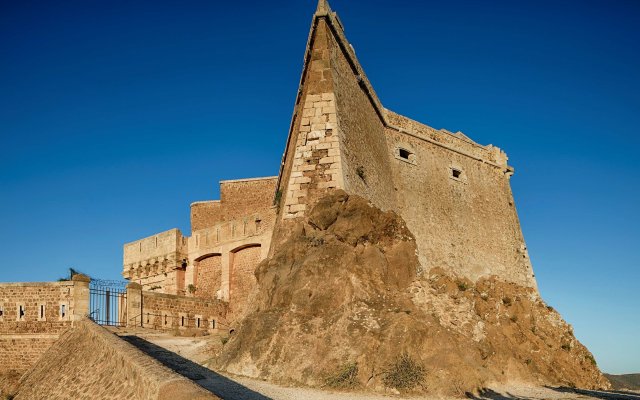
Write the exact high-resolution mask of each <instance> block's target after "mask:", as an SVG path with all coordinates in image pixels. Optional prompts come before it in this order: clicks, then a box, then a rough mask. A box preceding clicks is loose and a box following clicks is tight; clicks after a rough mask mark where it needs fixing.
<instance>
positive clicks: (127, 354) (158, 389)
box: [15, 320, 218, 400]
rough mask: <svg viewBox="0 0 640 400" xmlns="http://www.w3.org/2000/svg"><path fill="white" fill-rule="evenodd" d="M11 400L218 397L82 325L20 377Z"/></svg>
mask: <svg viewBox="0 0 640 400" xmlns="http://www.w3.org/2000/svg"><path fill="white" fill-rule="evenodd" d="M15 399H16V400H38V399H78V400H80V399H92V400H93V399H134V400H135V399H140V400H143V399H144V400H150V399H158V400H160V399H167V400H168V399H171V400H181V399H185V400H186V399H197V400H205V399H218V397H216V396H214V395H213V394H211V393H209V392H207V391H206V390H204V389H203V388H201V387H200V386H198V385H196V384H195V383H193V382H191V381H189V380H187V379H186V378H184V377H182V376H180V375H178V374H176V373H175V372H173V371H171V370H170V369H168V368H166V367H164V366H163V365H161V364H160V363H159V362H158V361H156V360H154V359H152V358H151V357H149V356H147V355H145V354H144V353H142V352H141V351H140V350H138V349H136V348H135V347H134V346H132V345H131V344H129V343H127V342H125V341H123V340H122V339H120V338H118V337H117V336H116V335H114V334H112V333H111V332H109V331H107V330H106V329H104V328H102V327H100V326H98V325H96V324H95V323H93V322H91V321H88V320H87V321H81V322H79V323H77V324H76V326H75V327H74V328H72V329H69V330H67V331H66V332H65V333H63V334H62V335H61V337H60V339H59V340H58V341H57V342H56V343H55V344H54V345H53V346H51V348H50V349H49V350H48V351H47V352H46V353H45V354H44V355H43V357H42V358H41V359H40V360H39V361H38V363H37V364H36V365H35V367H34V368H33V369H32V370H31V371H29V372H27V373H26V374H25V375H24V376H23V377H22V379H21V381H20V386H19V388H18V393H17V395H16V396H15Z"/></svg>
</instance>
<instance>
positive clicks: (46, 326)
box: [0, 275, 89, 375]
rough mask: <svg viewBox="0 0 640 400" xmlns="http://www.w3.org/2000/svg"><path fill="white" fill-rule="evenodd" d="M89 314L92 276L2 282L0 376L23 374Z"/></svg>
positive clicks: (0, 291) (0, 301)
mask: <svg viewBox="0 0 640 400" xmlns="http://www.w3.org/2000/svg"><path fill="white" fill-rule="evenodd" d="M88 314H89V278H87V277H86V276H83V275H76V276H74V279H73V280H70V281H63V282H28V283H2V284H0V375H1V374H6V373H8V372H15V373H18V374H22V373H24V372H25V371H27V370H28V369H29V368H31V367H32V366H33V364H34V363H35V362H36V361H37V360H38V359H39V358H40V356H42V354H44V352H45V351H46V350H47V349H48V348H49V347H50V346H51V345H52V344H53V343H54V342H55V341H56V340H58V337H59V336H60V334H61V333H62V332H64V331H65V330H66V329H68V328H69V327H70V326H72V325H73V324H74V323H75V322H77V321H79V320H81V319H82V318H85V317H86V316H87V315H88Z"/></svg>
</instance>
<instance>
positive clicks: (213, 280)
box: [193, 254, 222, 299]
mask: <svg viewBox="0 0 640 400" xmlns="http://www.w3.org/2000/svg"><path fill="white" fill-rule="evenodd" d="M193 285H194V286H193V287H194V288H195V293H194V295H195V296H197V297H200V298H204V299H217V298H219V297H220V296H221V295H220V293H221V292H220V289H221V288H222V255H221V254H215V255H211V256H208V257H205V258H204V259H201V260H200V261H199V262H198V266H197V268H196V278H195V279H194V282H193Z"/></svg>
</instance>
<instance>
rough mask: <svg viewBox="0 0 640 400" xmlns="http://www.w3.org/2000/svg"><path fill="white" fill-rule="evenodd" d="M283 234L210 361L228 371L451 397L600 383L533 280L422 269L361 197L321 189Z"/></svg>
mask: <svg viewBox="0 0 640 400" xmlns="http://www.w3.org/2000/svg"><path fill="white" fill-rule="evenodd" d="M281 243H282V244H281V245H279V246H277V247H276V249H275V252H274V254H273V256H272V257H270V258H268V259H267V260H265V261H264V262H262V263H261V264H260V266H259V267H258V269H257V271H256V277H257V280H258V289H257V291H256V292H255V293H254V294H253V297H252V299H251V301H250V302H249V304H251V307H250V309H249V310H248V312H247V314H246V316H245V318H244V320H243V322H242V323H241V324H240V326H239V328H238V329H237V331H236V333H235V335H234V336H233V337H232V339H231V340H230V341H229V343H227V344H226V346H225V348H224V350H223V353H222V354H221V356H220V357H219V358H218V361H217V362H218V364H219V366H220V367H221V368H224V369H226V370H227V371H229V372H232V373H237V374H242V375H247V376H252V377H259V378H266V379H270V380H274V381H278V382H280V383H288V384H303V385H310V386H325V385H330V386H335V387H344V388H359V389H363V390H376V391H380V390H392V391H395V390H400V391H421V392H429V393H440V394H454V395H461V394H464V393H465V392H473V391H475V390H478V389H479V388H482V387H485V386H487V385H489V384H492V383H501V382H506V381H514V380H517V381H523V382H531V383H536V384H561V385H570V386H578V387H584V388H604V387H607V385H608V382H607V381H606V380H605V379H604V378H603V377H602V375H601V373H600V371H599V370H598V368H597V366H596V365H595V360H594V359H593V356H592V355H591V353H589V351H588V350H587V349H586V348H585V347H584V346H583V345H582V344H580V343H579V342H578V340H576V338H575V337H574V335H573V332H572V329H571V327H570V326H569V325H568V324H567V323H566V322H564V321H563V320H562V318H561V316H560V315H559V314H558V313H557V312H555V311H554V310H553V309H552V308H551V307H548V306H546V305H545V303H544V302H543V301H542V300H541V299H540V297H539V295H538V293H537V292H536V291H535V290H534V289H531V288H524V287H519V286H517V285H515V284H512V283H505V282H501V281H500V280H499V279H497V278H495V277H491V278H489V279H482V280H480V281H478V282H475V283H474V282H471V281H469V280H465V279H458V278H456V277H455V276H451V275H448V274H447V273H446V271H443V270H440V269H432V270H430V271H427V272H422V271H421V270H420V265H419V263H418V258H417V256H416V244H415V239H414V237H413V235H412V234H411V232H410V231H409V230H408V229H407V227H406V225H405V223H404V221H403V220H402V219H401V218H400V217H399V216H398V215H396V214H395V213H393V212H390V211H388V212H382V211H381V210H379V209H377V208H375V207H373V206H372V205H370V204H368V203H367V202H366V201H365V200H364V199H362V198H360V197H357V196H348V195H347V194H346V193H344V192H342V191H335V192H333V193H332V194H330V195H328V196H326V197H324V198H323V199H322V200H320V201H319V202H318V203H317V205H316V206H315V207H314V208H313V209H312V210H311V211H310V213H309V216H308V218H307V219H305V220H304V221H301V222H297V223H295V226H292V227H291V230H290V232H289V234H288V235H287V237H286V238H285V239H284V240H283V241H282V242H281ZM403 374H404V375H403Z"/></svg>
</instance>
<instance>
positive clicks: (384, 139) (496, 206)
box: [276, 0, 536, 287]
mask: <svg viewBox="0 0 640 400" xmlns="http://www.w3.org/2000/svg"><path fill="white" fill-rule="evenodd" d="M507 159H508V158H507V155H506V154H505V153H504V152H503V151H502V150H500V149H499V148H497V147H494V146H492V145H487V146H483V145H479V144H477V143H475V142H474V141H472V140H471V139H470V138H469V137H467V136H466V135H464V134H462V133H461V132H457V133H452V132H449V131H446V130H443V129H440V130H437V129H434V128H431V127H429V126H427V125H424V124H421V123H419V122H416V121H413V120H411V119H409V118H407V117H403V116H401V115H399V114H396V113H394V112H392V111H390V110H387V109H386V108H384V107H383V106H382V103H381V102H380V100H379V99H378V96H377V95H376V93H375V91H374V89H373V87H372V85H371V83H370V82H369V80H368V79H367V76H366V75H365V73H364V70H363V68H362V66H361V65H360V63H359V61H358V59H357V57H356V54H355V51H354V48H353V46H352V45H351V44H350V43H349V42H348V41H347V39H346V36H345V33H344V28H343V25H342V23H341V21H340V20H339V18H338V16H337V15H336V13H335V12H333V11H332V10H331V9H330V7H329V5H328V3H327V2H326V1H325V0H320V2H319V4H318V8H317V10H316V13H315V15H314V18H313V23H312V26H311V32H310V34H309V40H308V43H307V50H306V55H305V63H304V67H303V72H302V77H301V81H300V87H299V90H298V96H297V99H296V105H295V108H294V113H293V118H292V123H291V128H290V132H289V138H288V141H287V146H286V150H285V154H284V156H283V162H282V167H281V169H280V174H279V177H278V184H277V187H278V189H277V190H278V193H281V196H282V200H281V202H280V208H279V212H278V224H281V223H283V224H286V221H287V220H290V219H296V218H298V217H300V216H302V215H304V213H305V212H306V211H308V210H309V208H310V207H311V206H312V205H313V204H314V203H315V201H316V200H317V199H318V198H319V197H321V196H323V194H324V193H325V192H326V191H327V190H328V189H331V188H340V189H344V190H345V191H347V192H348V193H352V194H357V195H360V196H362V197H364V198H366V199H368V200H369V201H370V202H371V203H373V204H374V205H376V206H377V207H379V208H381V209H383V210H393V211H396V212H397V213H398V214H400V215H401V216H402V217H403V218H404V220H405V221H406V222H407V225H408V227H409V229H410V230H411V232H412V233H413V234H414V235H415V236H416V240H417V245H418V251H419V259H420V263H421V265H422V268H423V269H429V268H432V267H443V268H446V269H448V270H451V271H452V272H454V273H456V274H459V275H462V276H466V277H469V278H471V279H473V280H475V279H478V278H480V277H482V276H487V275H497V276H499V277H500V278H502V279H504V280H507V281H511V282H515V283H518V284H521V285H524V286H530V287H535V285H536V284H535V279H534V276H533V271H532V268H531V264H530V261H529V257H528V253H527V249H526V246H525V242H524V239H523V236H522V233H521V229H520V224H519V221H518V216H517V213H516V209H515V205H514V201H513V196H512V194H511V188H510V184H509V180H510V178H511V176H512V175H513V168H511V167H510V166H509V165H508V164H507ZM278 226H279V225H277V226H276V228H278Z"/></svg>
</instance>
